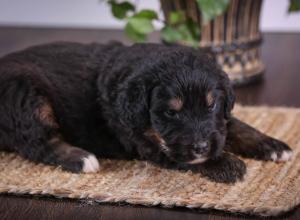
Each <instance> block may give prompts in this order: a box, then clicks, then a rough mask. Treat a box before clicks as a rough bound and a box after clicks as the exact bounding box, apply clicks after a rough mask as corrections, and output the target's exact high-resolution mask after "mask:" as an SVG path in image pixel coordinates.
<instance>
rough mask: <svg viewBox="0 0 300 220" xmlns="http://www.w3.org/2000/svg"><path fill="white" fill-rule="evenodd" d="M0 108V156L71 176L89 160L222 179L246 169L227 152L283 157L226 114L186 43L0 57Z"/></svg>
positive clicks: (211, 76) (219, 78)
mask: <svg viewBox="0 0 300 220" xmlns="http://www.w3.org/2000/svg"><path fill="white" fill-rule="evenodd" d="M0 103H1V105H0V147H1V149H2V150H11V151H15V152H17V153H18V154H20V155H21V156H23V157H24V158H27V159H29V160H32V161H36V162H42V163H45V164H50V165H55V166H61V167H62V169H64V170H68V171H71V172H96V171H97V170H98V169H99V167H100V165H99V162H98V160H97V159H96V156H97V157H101V158H116V159H140V160H148V161H151V162H153V163H155V164H158V165H159V166H161V167H165V168H170V169H181V170H192V171H194V172H199V173H201V174H202V175H204V176H206V177H207V178H209V179H211V180H213V181H216V182H226V183H230V182H231V183H232V182H235V181H237V180H240V179H242V178H243V176H244V174H245V172H246V167H245V164H244V163H243V162H242V161H241V160H240V159H238V157H236V156H234V155H233V154H232V153H234V154H238V155H242V156H245V157H252V158H256V159H261V160H273V161H286V160H289V159H290V157H291V155H292V151H291V150H290V148H289V147H288V146H287V145H286V144H285V143H283V142H281V141H279V140H276V139H273V138H271V137H268V136H266V135H264V134H262V133H261V132H259V131H257V130H255V129H254V128H252V127H250V126H249V125H246V124H245V123H243V122H241V121H239V120H238V119H236V118H234V117H233V116H232V115H231V110H232V108H233V105H234V94H233V90H232V88H231V86H230V82H229V80H228V77H227V76H226V74H225V73H224V72H222V70H221V69H220V68H219V67H218V66H217V65H216V63H215V62H214V60H213V59H212V58H210V57H209V56H208V55H206V54H205V53H203V52H201V51H199V50H194V49H191V48H187V47H180V46H172V47H168V46H164V45H158V44H136V45H133V46H130V47H127V46H124V45H122V44H119V43H114V44H108V45H101V44H79V43H66V42H61V43H52V44H48V45H41V46H35V47H31V48H29V49H26V50H24V51H21V52H17V53H13V54H10V55H7V56H5V57H3V58H1V59H0ZM95 155H96V156H95Z"/></svg>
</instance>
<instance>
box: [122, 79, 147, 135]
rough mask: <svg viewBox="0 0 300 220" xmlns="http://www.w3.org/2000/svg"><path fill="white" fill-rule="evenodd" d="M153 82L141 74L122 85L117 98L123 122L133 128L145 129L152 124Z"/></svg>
mask: <svg viewBox="0 0 300 220" xmlns="http://www.w3.org/2000/svg"><path fill="white" fill-rule="evenodd" d="M152 88H153V83H151V81H149V80H147V79H146V78H145V75H144V78H143V77H141V76H139V78H137V77H136V78H134V79H131V80H130V81H129V82H127V83H125V84H124V86H123V87H122V89H121V91H120V93H119V96H118V99H117V112H118V114H119V118H120V120H121V123H123V124H124V125H125V126H127V127H129V128H131V129H145V128H146V127H147V126H148V125H149V124H150V113H149V109H150V99H151V93H152Z"/></svg>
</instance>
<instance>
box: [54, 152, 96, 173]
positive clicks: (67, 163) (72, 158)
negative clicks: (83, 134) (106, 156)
mask: <svg viewBox="0 0 300 220" xmlns="http://www.w3.org/2000/svg"><path fill="white" fill-rule="evenodd" d="M58 165H60V166H61V168H62V169H63V170H67V171H71V172H74V173H80V172H83V173H95V172H97V171H98V170H99V168H100V165H99V161H98V160H97V158H96V157H95V155H93V154H91V153H89V152H87V151H85V150H82V149H80V148H76V147H72V149H70V150H69V152H68V153H66V154H64V155H60V156H59V161H58Z"/></svg>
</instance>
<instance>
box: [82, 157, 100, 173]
mask: <svg viewBox="0 0 300 220" xmlns="http://www.w3.org/2000/svg"><path fill="white" fill-rule="evenodd" d="M82 161H83V166H82V172H84V173H95V172H97V171H98V170H99V168H100V165H99V162H98V160H97V158H96V157H95V156H94V155H92V154H90V155H88V156H87V157H84V158H83V159H82Z"/></svg>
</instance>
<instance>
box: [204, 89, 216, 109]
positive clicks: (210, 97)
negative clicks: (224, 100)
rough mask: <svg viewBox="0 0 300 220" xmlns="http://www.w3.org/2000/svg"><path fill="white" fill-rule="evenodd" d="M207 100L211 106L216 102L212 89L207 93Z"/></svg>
mask: <svg viewBox="0 0 300 220" xmlns="http://www.w3.org/2000/svg"><path fill="white" fill-rule="evenodd" d="M206 102H207V105H208V106H211V105H213V104H214V97H213V94H212V91H209V92H208V93H207V94H206Z"/></svg>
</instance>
